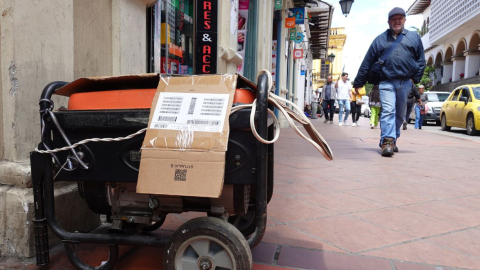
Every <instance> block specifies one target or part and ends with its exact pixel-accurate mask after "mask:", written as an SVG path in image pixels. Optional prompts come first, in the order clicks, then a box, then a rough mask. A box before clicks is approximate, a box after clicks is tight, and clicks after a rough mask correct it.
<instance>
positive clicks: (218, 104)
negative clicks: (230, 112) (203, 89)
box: [150, 92, 230, 132]
mask: <svg viewBox="0 0 480 270" xmlns="http://www.w3.org/2000/svg"><path fill="white" fill-rule="evenodd" d="M229 97H230V95H228V94H199V93H173V92H162V93H160V96H159V98H158V101H157V105H156V106H155V107H154V108H155V112H154V113H153V118H152V123H151V124H150V128H151V129H171V130H189V131H206V132H221V131H222V130H223V125H224V121H225V114H226V112H227V105H228V99H229Z"/></svg>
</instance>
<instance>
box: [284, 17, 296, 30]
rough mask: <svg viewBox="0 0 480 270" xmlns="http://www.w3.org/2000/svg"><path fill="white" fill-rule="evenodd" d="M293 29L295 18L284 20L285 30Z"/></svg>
mask: <svg viewBox="0 0 480 270" xmlns="http://www.w3.org/2000/svg"><path fill="white" fill-rule="evenodd" d="M293 27H295V18H286V19H285V28H293Z"/></svg>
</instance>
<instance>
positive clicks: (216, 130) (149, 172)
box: [55, 74, 256, 198]
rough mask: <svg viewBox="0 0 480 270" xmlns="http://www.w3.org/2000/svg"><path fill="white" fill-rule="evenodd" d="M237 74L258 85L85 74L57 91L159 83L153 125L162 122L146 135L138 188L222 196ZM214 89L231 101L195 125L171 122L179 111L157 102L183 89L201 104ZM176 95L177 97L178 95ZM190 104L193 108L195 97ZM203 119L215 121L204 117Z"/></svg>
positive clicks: (232, 79)
mask: <svg viewBox="0 0 480 270" xmlns="http://www.w3.org/2000/svg"><path fill="white" fill-rule="evenodd" d="M237 80H241V81H242V84H247V85H248V86H249V87H251V88H255V87H256V86H255V84H253V83H252V82H250V81H248V80H246V79H245V78H243V77H241V76H237V75H202V76H192V75H188V76H169V75H159V74H140V75H128V76H118V77H94V78H81V79H78V80H75V81H73V82H71V83H69V84H67V85H66V86H64V87H62V88H61V89H59V90H58V91H57V92H56V93H55V94H57V95H62V96H67V97H69V96H70V95H72V94H74V93H84V92H96V91H106V90H123V89H151V88H157V92H156V93H155V97H154V100H153V102H152V108H153V109H152V110H151V113H150V118H149V123H148V127H150V126H151V125H158V126H157V127H156V128H155V127H154V128H149V129H148V131H147V133H146V135H145V140H144V142H143V147H142V153H141V161H140V172H139V178H138V185H137V192H138V193H147V194H164V195H181V196H195V197H211V198H217V197H219V196H220V194H221V192H222V188H223V179H224V173H225V153H226V151H227V144H228V136H229V131H230V127H229V121H228V119H229V113H230V110H231V107H232V102H233V96H234V93H235V91H234V90H235V88H236V85H237ZM212 94H213V95H224V96H226V98H225V97H224V98H225V100H226V103H225V104H224V103H222V113H221V115H222V119H220V120H219V119H218V117H216V118H215V117H209V116H208V115H206V116H205V119H199V118H196V119H195V118H191V119H190V120H191V121H193V122H190V125H187V126H190V128H182V125H181V123H178V121H177V122H168V121H167V120H173V118H170V119H169V118H168V117H178V115H177V116H175V115H169V114H168V113H164V114H162V113H160V112H159V111H158V110H156V108H155V107H156V105H157V103H158V101H159V99H160V100H162V98H163V100H165V99H164V98H165V97H170V98H172V97H175V96H178V95H180V96H183V98H184V99H185V100H186V102H189V101H188V100H187V99H189V98H190V99H189V100H190V102H191V98H192V97H196V98H197V101H198V102H197V105H196V106H195V108H197V109H199V108H201V106H200V105H201V104H200V103H201V101H202V98H203V99H204V98H205V97H207V98H208V97H209V95H210V98H211V95H212ZM202 95H203V96H202ZM171 100H173V101H175V99H171ZM167 105H171V104H167ZM213 105H216V104H213ZM167 107H168V106H167ZM187 109H190V103H188V108H187ZM213 109H215V108H213ZM194 113H196V111H195V109H194V110H193V111H192V115H191V116H195V114H194ZM187 114H188V111H187ZM160 116H162V117H165V118H163V119H160V120H166V121H158V120H159V117H160ZM200 116H202V115H200ZM153 117H156V119H153ZM152 119H153V120H156V121H152ZM175 120H180V119H179V118H177V119H175ZM183 120H185V119H183ZM195 120H197V121H196V122H195ZM201 120H204V121H210V122H201ZM187 121H188V119H187ZM215 121H217V122H215ZM218 121H220V122H219V123H218ZM202 124H204V125H202ZM215 124H218V125H215ZM105 169H115V168H105Z"/></svg>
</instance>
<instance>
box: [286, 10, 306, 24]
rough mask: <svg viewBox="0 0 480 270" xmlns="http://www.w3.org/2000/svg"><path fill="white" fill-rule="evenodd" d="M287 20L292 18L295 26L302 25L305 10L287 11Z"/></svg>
mask: <svg viewBox="0 0 480 270" xmlns="http://www.w3.org/2000/svg"><path fill="white" fill-rule="evenodd" d="M288 18H294V20H295V24H304V22H305V8H304V7H303V8H291V9H289V11H288Z"/></svg>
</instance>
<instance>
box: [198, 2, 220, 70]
mask: <svg viewBox="0 0 480 270" xmlns="http://www.w3.org/2000/svg"><path fill="white" fill-rule="evenodd" d="M196 7H197V8H196V14H197V16H196V18H195V20H196V28H197V29H196V31H195V32H196V37H195V74H216V73H217V50H218V48H217V47H218V45H217V42H218V0H203V1H201V0H198V1H196Z"/></svg>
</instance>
